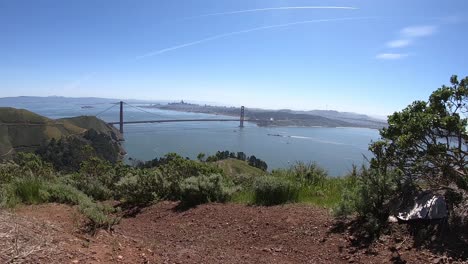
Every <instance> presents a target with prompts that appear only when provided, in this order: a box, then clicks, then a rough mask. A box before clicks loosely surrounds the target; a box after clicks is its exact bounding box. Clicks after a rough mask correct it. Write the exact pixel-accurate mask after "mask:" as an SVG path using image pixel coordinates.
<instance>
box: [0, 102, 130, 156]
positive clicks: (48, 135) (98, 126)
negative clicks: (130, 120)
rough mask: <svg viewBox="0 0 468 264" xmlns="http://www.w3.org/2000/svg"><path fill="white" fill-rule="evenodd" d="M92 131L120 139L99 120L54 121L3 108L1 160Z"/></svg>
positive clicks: (34, 114)
mask: <svg viewBox="0 0 468 264" xmlns="http://www.w3.org/2000/svg"><path fill="white" fill-rule="evenodd" d="M89 129H94V130H96V131H98V132H101V133H105V134H107V135H109V136H111V137H112V138H113V139H115V140H120V139H121V138H122V136H121V135H120V133H119V132H118V131H117V130H116V129H114V128H113V127H111V126H110V125H108V124H106V123H105V122H104V121H102V120H100V119H98V118H96V117H76V118H67V119H59V120H53V119H49V118H47V117H44V116H41V115H38V114H36V113H33V112H31V111H28V110H24V109H15V108H11V107H0V158H1V157H5V156H8V155H11V154H14V153H15V152H16V151H31V150H35V149H36V148H38V147H39V146H41V145H43V144H45V143H47V142H49V141H50V140H51V139H57V140H58V139H61V138H63V137H68V136H72V135H80V134H83V133H84V132H86V131H87V130H89Z"/></svg>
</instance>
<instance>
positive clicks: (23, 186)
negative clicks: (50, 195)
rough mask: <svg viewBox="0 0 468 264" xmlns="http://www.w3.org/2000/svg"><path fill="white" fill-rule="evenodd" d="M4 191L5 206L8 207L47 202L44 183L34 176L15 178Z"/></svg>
mask: <svg viewBox="0 0 468 264" xmlns="http://www.w3.org/2000/svg"><path fill="white" fill-rule="evenodd" d="M3 189H4V190H3V191H4V194H3V199H2V200H3V204H4V205H5V206H8V207H13V206H15V205H16V204H18V203H25V204H39V203H42V202H44V201H47V195H46V194H45V193H44V183H43V181H42V180H41V179H39V178H37V177H34V176H29V177H22V178H15V179H13V180H12V181H11V182H10V183H8V184H6V185H5V186H4V187H3Z"/></svg>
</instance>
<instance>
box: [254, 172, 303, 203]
mask: <svg viewBox="0 0 468 264" xmlns="http://www.w3.org/2000/svg"><path fill="white" fill-rule="evenodd" d="M253 190H254V203H255V204H258V205H267V206H268V205H277V204H284V203H287V202H296V201H297V200H298V197H299V186H298V185H297V184H295V183H293V182H291V181H289V180H287V179H284V178H281V177H274V176H264V177H258V178H257V179H256V181H255V182H254V185H253Z"/></svg>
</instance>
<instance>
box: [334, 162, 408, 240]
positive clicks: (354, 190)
mask: <svg viewBox="0 0 468 264" xmlns="http://www.w3.org/2000/svg"><path fill="white" fill-rule="evenodd" d="M354 173H355V174H354V175H351V176H349V177H350V178H349V179H348V182H349V184H348V188H345V191H344V192H343V195H342V199H341V201H340V202H339V204H338V205H337V207H336V208H335V215H336V216H340V217H342V216H346V215H349V214H352V213H357V216H358V218H359V219H360V220H363V221H362V222H363V223H365V226H363V227H364V228H365V229H366V231H367V232H369V233H372V234H376V233H378V232H379V231H380V230H381V228H382V227H383V226H384V225H385V224H386V222H387V219H388V216H389V214H390V210H391V206H390V204H391V201H394V198H395V197H398V195H400V194H402V193H403V190H408V189H409V188H410V187H408V186H404V185H402V184H401V175H400V174H399V173H398V172H397V171H378V170H376V169H372V168H371V169H369V168H366V167H364V166H363V167H362V168H361V170H360V171H355V172H354Z"/></svg>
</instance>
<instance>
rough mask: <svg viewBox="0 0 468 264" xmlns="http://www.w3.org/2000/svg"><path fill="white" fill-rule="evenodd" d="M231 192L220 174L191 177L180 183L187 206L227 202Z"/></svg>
mask: <svg viewBox="0 0 468 264" xmlns="http://www.w3.org/2000/svg"><path fill="white" fill-rule="evenodd" d="M231 194H232V193H231V192H230V191H229V190H228V188H227V187H226V183H225V182H224V178H223V177H222V176H221V175H220V174H212V175H209V176H205V175H201V176H198V177H189V178H187V179H185V180H183V181H182V182H181V184H180V196H181V202H182V204H184V205H187V206H193V205H198V204H203V203H209V202H226V201H227V200H228V199H229V198H230V196H231Z"/></svg>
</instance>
